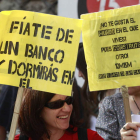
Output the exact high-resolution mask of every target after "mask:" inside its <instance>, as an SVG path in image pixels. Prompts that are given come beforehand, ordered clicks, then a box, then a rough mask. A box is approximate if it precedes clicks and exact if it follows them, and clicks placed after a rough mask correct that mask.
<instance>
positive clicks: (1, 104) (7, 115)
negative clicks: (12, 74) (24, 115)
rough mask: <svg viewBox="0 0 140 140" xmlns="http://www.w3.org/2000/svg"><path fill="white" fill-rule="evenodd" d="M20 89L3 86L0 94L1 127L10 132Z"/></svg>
mask: <svg viewBox="0 0 140 140" xmlns="http://www.w3.org/2000/svg"><path fill="white" fill-rule="evenodd" d="M17 91H18V87H13V86H8V85H3V87H2V91H1V93H0V125H1V126H3V127H5V129H6V130H7V131H9V130H10V126H11V121H12V116H13V110H14V105H15V100H16V96H17Z"/></svg>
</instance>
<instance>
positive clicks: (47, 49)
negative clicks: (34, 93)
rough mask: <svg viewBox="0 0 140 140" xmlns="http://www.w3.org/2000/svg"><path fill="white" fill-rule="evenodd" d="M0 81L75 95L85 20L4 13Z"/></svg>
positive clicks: (1, 36)
mask: <svg viewBox="0 0 140 140" xmlns="http://www.w3.org/2000/svg"><path fill="white" fill-rule="evenodd" d="M0 21H1V22H0V27H1V28H0V84H6V85H12V86H22V87H25V88H32V89H36V90H42V91H47V92H51V93H57V94H62V95H71V91H72V82H73V76H74V71H75V65H76V58H77V51H78V45H79V39H80V33H81V26H82V20H78V19H70V18H65V17H59V16H54V15H47V14H42V13H36V12H28V11H18V10H15V11H4V12H1V13H0Z"/></svg>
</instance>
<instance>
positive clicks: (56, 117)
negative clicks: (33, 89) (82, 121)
mask: <svg viewBox="0 0 140 140" xmlns="http://www.w3.org/2000/svg"><path fill="white" fill-rule="evenodd" d="M66 97H67V96H64V95H58V94H56V95H54V96H53V98H52V99H51V100H50V101H49V102H53V101H56V100H65V99H66ZM72 109H73V106H72V104H70V105H68V104H67V103H66V102H65V103H64V105H63V106H62V107H61V108H58V109H50V108H48V107H44V108H43V110H42V113H41V117H42V118H43V120H44V121H45V122H46V128H47V129H48V130H50V131H51V130H57V129H62V130H65V129H67V128H68V127H69V121H70V116H71V113H72Z"/></svg>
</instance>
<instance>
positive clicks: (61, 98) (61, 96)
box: [50, 94, 67, 102]
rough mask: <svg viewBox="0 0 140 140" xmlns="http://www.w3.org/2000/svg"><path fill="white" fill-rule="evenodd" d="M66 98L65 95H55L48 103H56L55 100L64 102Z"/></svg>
mask: <svg viewBox="0 0 140 140" xmlns="http://www.w3.org/2000/svg"><path fill="white" fill-rule="evenodd" d="M66 97H67V96H65V95H60V94H56V95H54V96H53V98H52V99H51V100H50V102H52V101H56V100H59V99H60V100H65V99H66Z"/></svg>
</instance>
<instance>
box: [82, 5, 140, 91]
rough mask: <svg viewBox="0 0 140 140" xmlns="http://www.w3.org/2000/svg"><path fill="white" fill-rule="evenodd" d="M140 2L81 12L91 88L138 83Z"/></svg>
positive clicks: (97, 88) (139, 74) (100, 88)
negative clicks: (121, 6) (120, 6)
mask: <svg viewBox="0 0 140 140" xmlns="http://www.w3.org/2000/svg"><path fill="white" fill-rule="evenodd" d="M139 15H140V5H137V6H131V7H125V8H120V9H115V10H109V11H103V12H98V13H91V14H85V15H82V16H81V18H82V19H84V20H83V28H82V32H83V43H84V50H85V57H86V61H87V70H88V80H89V87H90V90H91V91H94V90H95V91H96V90H104V89H113V88H119V87H121V86H122V85H126V86H128V87H130V86H138V85H140V18H139Z"/></svg>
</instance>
